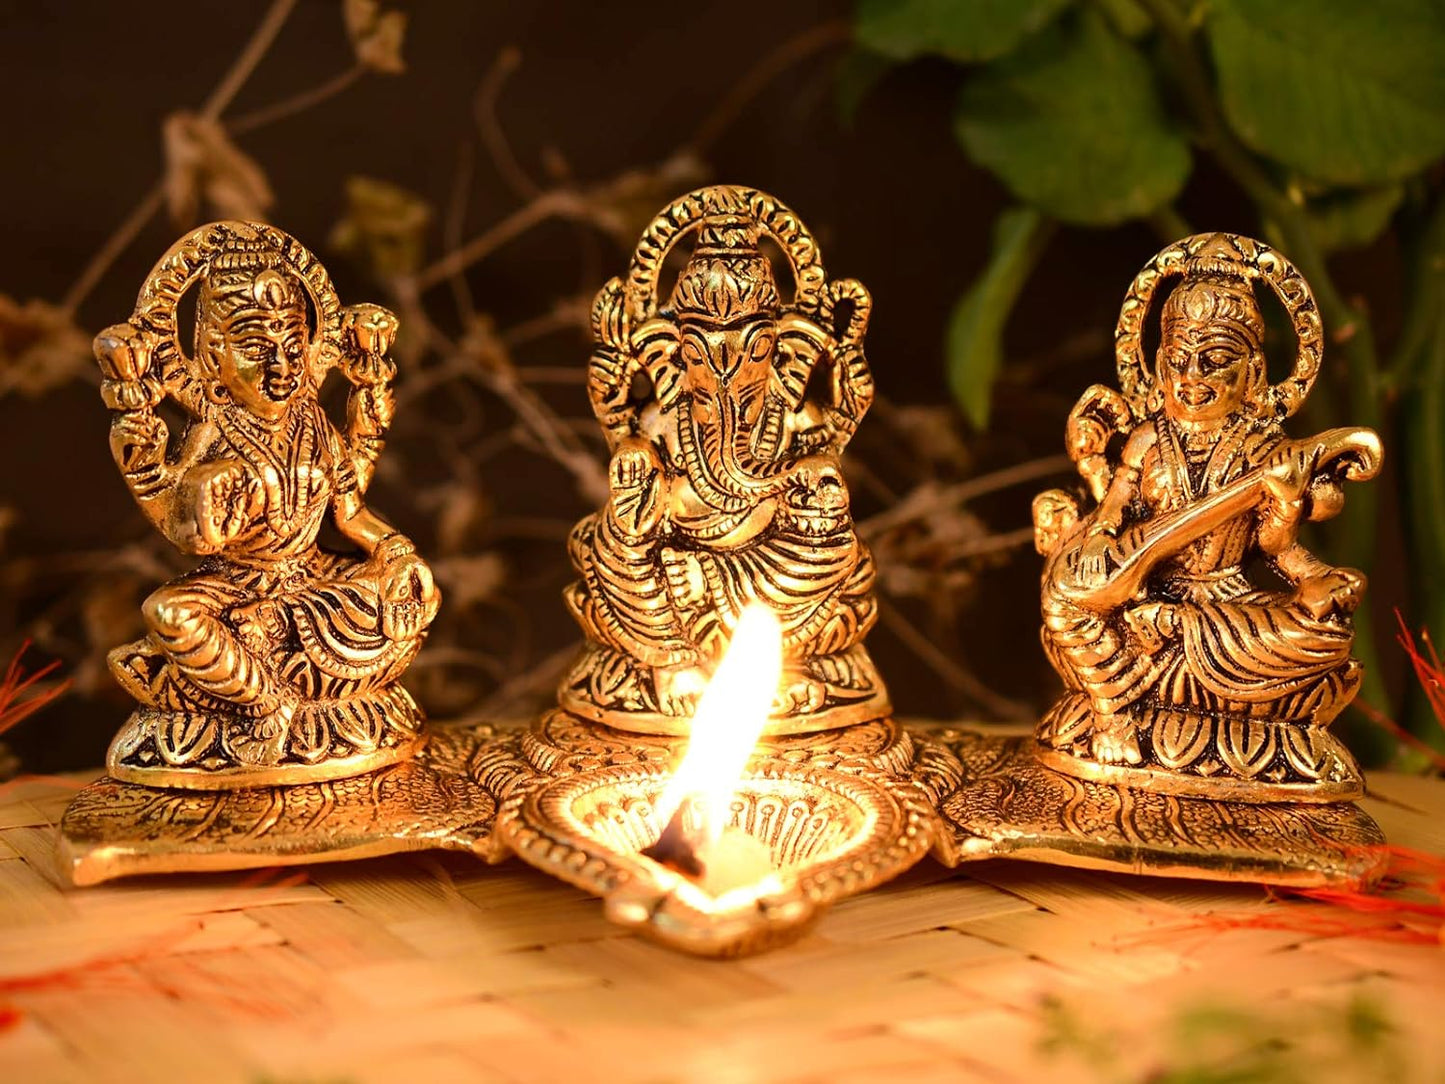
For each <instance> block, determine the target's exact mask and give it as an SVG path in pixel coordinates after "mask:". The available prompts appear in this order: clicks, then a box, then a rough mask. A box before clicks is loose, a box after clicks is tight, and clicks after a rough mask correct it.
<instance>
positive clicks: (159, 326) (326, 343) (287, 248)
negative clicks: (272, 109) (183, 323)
mask: <svg viewBox="0 0 1445 1084" xmlns="http://www.w3.org/2000/svg"><path fill="white" fill-rule="evenodd" d="M233 240H242V241H257V240H260V241H264V242H266V243H267V244H269V245H270V246H271V247H272V248H273V249H275V251H277V252H278V253H280V255H281V259H282V262H283V263H284V264H285V265H286V267H287V268H288V269H289V270H290V271H291V272H292V273H293V274H294V275H295V276H296V278H297V279H298V280H299V281H300V282H301V285H302V287H303V288H304V289H305V290H306V293H307V295H308V296H309V297H310V299H311V307H312V310H313V312H314V315H315V318H316V330H315V342H316V344H317V347H318V351H319V355H318V358H317V371H316V377H317V383H318V384H319V382H320V378H321V377H322V376H324V375H325V373H326V370H327V369H328V368H330V367H331V366H332V365H334V364H335V363H336V362H337V360H338V359H339V358H340V356H341V317H342V307H341V300H340V298H339V297H338V296H337V294H336V288H335V286H334V285H332V282H331V276H330V275H328V274H327V273H326V268H324V267H322V266H321V261H320V260H318V259H317V258H316V256H315V255H314V254H313V253H312V252H311V250H310V249H308V248H307V247H306V246H305V245H303V244H301V242H300V241H298V240H296V238H294V237H292V236H291V235H290V234H289V233H286V232H285V231H284V230H280V229H277V228H276V227H275V226H271V225H267V224H266V223H263V222H243V221H237V220H231V221H224V222H212V223H210V224H208V225H205V226H200V227H197V228H196V229H194V230H192V231H191V232H190V233H188V234H186V235H185V236H184V237H182V238H181V239H180V240H179V241H177V242H176V243H175V244H174V245H172V246H171V247H170V248H169V249H168V250H167V251H166V253H165V255H164V256H162V257H161V258H160V259H159V260H158V261H157V262H156V265H155V266H154V267H153V268H151V271H150V274H148V275H147V276H146V279H145V282H144V284H142V286H141V289H140V294H139V296H138V297H137V298H136V304H135V311H134V312H133V313H132V314H131V318H130V322H131V324H133V325H134V326H135V327H138V328H140V329H142V330H145V331H149V332H152V333H153V334H155V335H156V337H157V338H158V340H159V345H158V346H157V348H156V351H155V356H154V359H153V364H155V365H156V367H157V370H158V372H159V373H160V374H161V376H162V379H163V380H164V382H165V384H166V385H167V388H168V389H170V390H171V392H172V394H174V395H175V396H176V398H177V399H179V400H180V401H181V403H182V404H183V405H185V406H186V407H187V408H189V409H191V410H192V412H193V413H199V412H200V409H201V408H200V402H201V398H200V390H199V381H198V379H197V376H198V374H197V373H196V366H195V359H193V358H192V357H191V356H190V355H188V354H187V353H186V350H185V346H184V344H183V343H182V342H181V339H180V321H179V319H178V315H177V314H178V309H179V307H180V302H181V298H182V297H184V296H185V294H186V292H187V291H188V290H189V289H190V288H191V287H192V286H194V285H195V284H196V283H197V282H198V281H199V280H200V279H201V278H202V277H203V276H204V275H206V274H207V273H208V272H209V271H210V267H211V260H212V259H213V258H214V257H215V256H216V255H217V254H218V253H220V252H221V251H223V250H224V249H225V247H226V245H227V243H228V242H231V241H233Z"/></svg>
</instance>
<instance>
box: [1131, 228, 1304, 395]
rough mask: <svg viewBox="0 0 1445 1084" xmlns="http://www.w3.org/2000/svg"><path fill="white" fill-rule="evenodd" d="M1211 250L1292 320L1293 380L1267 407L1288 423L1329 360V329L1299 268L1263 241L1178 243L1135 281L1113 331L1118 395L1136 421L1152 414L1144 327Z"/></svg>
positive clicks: (1227, 238) (1219, 237)
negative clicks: (1167, 292)
mask: <svg viewBox="0 0 1445 1084" xmlns="http://www.w3.org/2000/svg"><path fill="white" fill-rule="evenodd" d="M1206 247H1209V248H1210V249H1212V250H1213V251H1211V252H1210V253H1209V260H1210V261H1211V262H1213V263H1223V264H1225V265H1226V266H1227V268H1228V270H1229V271H1230V272H1232V273H1234V274H1237V275H1238V276H1239V277H1240V278H1242V279H1243V280H1244V281H1245V282H1251V283H1252V282H1264V283H1266V284H1268V285H1269V287H1270V289H1272V290H1273V291H1274V293H1275V296H1276V297H1278V298H1279V300H1280V304H1281V305H1283V306H1284V310H1285V312H1286V313H1287V314H1288V315H1289V319H1290V325H1291V327H1293V329H1294V333H1295V337H1296V339H1297V341H1298V346H1297V348H1296V351H1295V360H1294V367H1293V369H1292V370H1291V371H1290V374H1289V376H1287V377H1285V379H1283V380H1281V381H1280V382H1279V383H1278V384H1273V385H1270V387H1269V391H1268V393H1267V396H1268V402H1267V403H1266V404H1265V405H1266V406H1267V407H1268V408H1269V409H1271V410H1272V411H1273V412H1274V413H1275V414H1276V415H1277V416H1278V417H1280V418H1288V417H1289V416H1290V415H1291V414H1293V413H1294V412H1295V411H1297V410H1298V409H1299V408H1300V406H1301V405H1302V404H1303V403H1304V401H1305V397H1306V396H1307V395H1308V394H1309V391H1310V388H1311V387H1312V386H1313V384H1314V382H1315V378H1316V377H1317V376H1319V372H1320V365H1321V363H1322V362H1323V360H1324V350H1325V343H1324V329H1323V326H1322V325H1321V323H1320V312H1319V306H1318V305H1317V304H1316V303H1315V298H1314V294H1313V293H1312V292H1311V291H1310V288H1309V284H1308V283H1307V282H1305V280H1304V276H1303V275H1301V274H1300V273H1299V271H1298V270H1297V269H1296V268H1295V266H1294V264H1292V263H1290V262H1289V260H1287V259H1285V258H1284V256H1282V255H1280V253H1278V252H1277V251H1275V250H1274V249H1272V248H1270V246H1269V245H1266V244H1264V243H1263V242H1262V241H1256V240H1254V239H1252V238H1249V237H1243V236H1241V235H1239V234H1236V233H1199V234H1195V235H1194V236H1193V237H1186V238H1185V239H1184V240H1182V241H1176V242H1174V244H1172V245H1170V246H1168V247H1167V248H1165V249H1164V250H1163V251H1161V252H1159V253H1158V254H1156V255H1155V256H1154V258H1153V259H1151V260H1150V261H1149V262H1148V263H1146V264H1145V265H1144V268H1143V270H1141V271H1140V272H1139V274H1138V275H1136V276H1135V277H1134V281H1133V282H1132V283H1130V285H1129V292H1128V293H1127V294H1126V295H1125V297H1124V304H1123V306H1122V307H1121V308H1120V309H1119V322H1118V324H1117V325H1116V326H1115V329H1114V357H1115V360H1116V362H1117V364H1118V372H1119V390H1120V391H1122V392H1123V393H1124V397H1125V399H1127V400H1128V401H1129V405H1130V407H1131V408H1132V409H1133V411H1134V413H1135V415H1136V416H1142V415H1143V414H1145V413H1147V411H1148V404H1149V401H1150V399H1151V398H1152V397H1153V395H1154V393H1155V391H1156V382H1155V378H1154V371H1153V367H1152V366H1151V365H1150V364H1149V362H1148V359H1147V358H1146V357H1145V356H1144V324H1145V321H1146V320H1147V319H1148V316H1149V312H1150V309H1151V307H1152V305H1153V301H1154V295H1155V293H1156V292H1157V291H1158V289H1159V287H1160V285H1161V284H1162V283H1163V282H1164V281H1165V280H1166V279H1169V278H1183V277H1186V276H1188V275H1189V274H1191V273H1192V272H1193V271H1194V270H1195V268H1194V266H1193V265H1194V263H1195V260H1196V257H1197V256H1198V255H1199V253H1200V252H1201V250H1203V249H1205V248H1206Z"/></svg>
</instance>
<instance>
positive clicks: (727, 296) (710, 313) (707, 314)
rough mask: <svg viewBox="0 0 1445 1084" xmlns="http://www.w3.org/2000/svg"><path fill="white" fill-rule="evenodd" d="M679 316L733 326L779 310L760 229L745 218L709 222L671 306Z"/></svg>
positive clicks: (711, 218)
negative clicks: (759, 237) (743, 320)
mask: <svg viewBox="0 0 1445 1084" xmlns="http://www.w3.org/2000/svg"><path fill="white" fill-rule="evenodd" d="M669 307H670V308H671V309H672V311H673V312H674V313H675V314H677V315H678V316H679V317H682V316H700V317H703V318H705V319H708V320H713V321H717V322H729V321H732V320H737V319H740V318H742V317H746V316H753V315H757V314H761V313H767V312H772V311H774V310H776V309H777V307H778V287H777V283H776V282H775V281H774V279H773V267H772V264H771V263H770V262H769V261H768V258H767V257H766V256H764V255H763V253H762V252H761V250H760V249H759V248H758V226H757V223H756V222H754V221H753V220H752V219H751V218H749V217H746V216H744V215H736V214H720V215H710V216H709V217H707V218H705V219H704V220H703V221H702V222H701V223H700V224H699V225H698V230H697V243H696V244H695V246H694V247H693V251H692V256H691V258H690V259H689V260H688V262H687V266H686V267H685V268H684V269H683V271H682V274H681V275H679V276H678V278H677V285H676V286H674V287H673V290H672V300H671V302H670V304H669Z"/></svg>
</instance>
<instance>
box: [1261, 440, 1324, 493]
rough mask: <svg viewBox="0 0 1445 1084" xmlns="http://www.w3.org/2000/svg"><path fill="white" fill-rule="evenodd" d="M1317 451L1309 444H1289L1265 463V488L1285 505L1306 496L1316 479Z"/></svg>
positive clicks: (1283, 445) (1292, 442) (1271, 454)
mask: <svg viewBox="0 0 1445 1084" xmlns="http://www.w3.org/2000/svg"><path fill="white" fill-rule="evenodd" d="M1315 451H1316V449H1315V448H1314V447H1312V446H1310V445H1308V444H1301V443H1295V442H1294V441H1286V442H1285V443H1284V444H1281V445H1280V446H1279V447H1278V448H1276V449H1275V450H1274V451H1273V452H1272V453H1270V457H1269V458H1268V459H1267V460H1265V462H1264V487H1265V489H1266V490H1267V491H1268V492H1269V495H1270V496H1271V497H1273V498H1274V499H1275V500H1277V501H1279V502H1280V503H1282V504H1290V503H1292V502H1294V501H1297V500H1299V499H1300V498H1301V497H1303V496H1304V492H1305V490H1306V489H1308V488H1309V485H1310V480H1311V479H1312V478H1313V477H1314V468H1315Z"/></svg>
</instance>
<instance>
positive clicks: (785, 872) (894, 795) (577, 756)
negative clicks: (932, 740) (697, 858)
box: [497, 711, 933, 956]
mask: <svg viewBox="0 0 1445 1084" xmlns="http://www.w3.org/2000/svg"><path fill="white" fill-rule="evenodd" d="M539 735H542V736H541V737H540V738H539ZM684 744H685V743H684V741H683V740H682V739H677V738H666V737H655V738H644V737H640V736H638V735H635V734H631V733H627V732H624V731H618V730H611V729H609V728H605V727H601V726H595V725H594V726H591V727H588V726H587V724H584V723H580V722H579V721H577V720H576V719H574V718H573V717H570V716H568V715H567V714H566V713H565V712H561V711H559V712H554V713H552V715H550V716H549V717H548V718H547V719H545V720H544V721H543V722H542V723H541V724H540V726H539V727H537V728H535V729H534V730H533V731H532V733H530V734H529V735H526V736H524V738H523V742H522V748H523V749H525V750H526V754H525V755H526V756H527V758H528V760H529V763H530V764H531V765H532V766H533V767H534V768H536V769H537V770H538V771H539V772H545V773H546V774H545V775H544V776H543V777H542V778H541V779H540V780H539V781H533V782H529V783H528V784H526V785H524V786H523V787H521V788H519V789H518V790H517V791H515V792H514V793H513V796H512V797H511V799H510V800H508V801H507V802H505V803H504V805H503V808H502V812H501V814H500V815H499V817H498V824H497V832H498V842H499V843H500V844H501V845H504V846H505V847H506V848H508V849H509V850H511V851H513V852H514V853H516V854H517V855H518V856H519V857H520V858H522V859H523V860H524V861H526V862H528V863H529V864H531V865H534V866H536V867H537V868H538V869H541V870H543V871H544V872H547V873H550V874H552V875H553V876H555V877H559V878H561V879H562V880H565V881H568V882H570V883H572V884H574V885H577V886H578V887H580V888H583V889H586V890H587V891H589V892H592V893H594V894H596V895H598V896H601V897H602V898H603V900H604V903H605V905H606V907H607V913H608V915H609V917H611V918H613V919H615V920H616V921H618V922H621V923H623V924H624V925H628V926H634V927H637V928H638V929H639V930H640V931H641V932H643V933H645V934H646V935H647V936H649V937H651V938H653V939H654V940H657V941H660V942H662V943H663V944H667V945H669V946H671V947H673V948H678V949H681V950H683V951H687V952H692V953H695V954H697V955H704V956H735V955H741V954H745V953H752V952H758V951H762V950H764V949H767V948H772V947H776V946H777V945H780V944H783V943H785V942H786V941H789V940H791V939H793V938H795V937H797V936H799V935H801V934H802V933H803V932H804V931H805V930H806V929H807V927H808V926H809V925H810V924H811V923H812V922H813V921H814V920H815V919H816V918H817V917H818V914H819V913H820V912H821V910H822V909H823V908H825V907H826V906H827V904H829V903H831V902H832V901H834V900H836V899H839V898H841V897H843V896H849V895H853V894H855V893H858V892H862V891H866V890H867V889H869V888H872V887H873V886H874V885H877V884H880V883H882V882H883V881H885V880H888V879H889V878H891V877H894V876H896V875H897V874H899V873H901V872H902V871H903V870H905V869H907V868H908V867H909V866H912V865H913V864H914V863H915V862H917V861H918V860H919V859H920V858H922V857H923V855H924V854H925V853H926V852H927V850H928V848H929V845H930V838H931V836H932V832H931V827H932V823H933V816H932V812H931V811H930V809H929V808H928V806H927V803H926V801H925V800H924V795H923V792H922V791H921V790H920V789H919V788H918V787H916V786H915V785H914V784H913V783H912V781H911V780H910V779H909V777H908V775H907V774H906V768H907V766H908V764H909V763H910V762H911V754H912V749H913V743H912V740H911V739H910V738H909V737H908V735H907V733H906V732H905V731H903V730H902V729H901V728H899V727H897V726H895V725H893V724H892V723H891V722H890V723H876V724H862V725H860V726H855V727H848V728H842V729H835V730H830V731H828V732H826V733H817V734H812V735H809V736H808V737H807V738H806V739H789V738H783V739H780V740H777V741H764V742H763V743H761V744H760V746H759V748H758V751H757V753H756V755H755V756H754V757H753V759H752V761H751V762H750V764H749V766H748V769H747V771H746V772H745V773H744V775H743V777H742V779H741V780H740V781H739V783H738V786H737V790H736V792H735V794H734V797H733V801H732V807H731V815H730V820H731V823H732V824H733V825H734V826H735V827H736V828H738V829H740V830H742V831H744V832H746V833H747V834H748V835H750V836H752V837H753V838H755V839H757V840H759V841H760V842H761V843H763V844H764V845H765V846H766V847H767V849H768V851H769V854H770V856H771V862H772V865H773V867H774V870H775V872H776V875H777V878H776V881H777V883H776V884H775V885H773V886H772V887H771V888H770V889H769V890H767V891H764V892H761V893H759V894H750V893H747V892H744V893H742V895H741V898H740V899H738V900H732V901H722V902H718V901H714V900H711V899H709V898H708V897H707V896H706V894H705V893H701V892H699V891H698V890H696V889H695V888H693V886H691V885H689V884H688V883H687V879H686V878H685V877H682V876H681V875H679V874H677V873H675V872H674V871H673V870H671V869H668V868H666V867H664V866H662V865H660V864H659V863H657V862H655V861H653V860H652V859H650V858H648V857H646V856H644V855H642V854H641V853H640V852H641V851H642V850H643V849H644V848H645V847H647V846H648V845H649V844H651V843H652V842H653V841H654V840H655V839H656V838H657V836H658V833H659V832H660V831H661V829H662V825H661V824H659V823H657V818H656V817H655V815H654V806H655V804H656V802H657V798H658V796H659V795H660V794H661V792H662V790H663V789H664V788H665V786H666V785H667V782H668V780H669V778H670V767H671V766H672V765H674V764H675V763H676V762H677V760H678V759H679V758H680V755H681V752H682V746H683V745H684ZM894 767H902V768H903V769H904V772H903V773H901V774H900V773H897V772H895V771H894V770H892V769H893V768H894Z"/></svg>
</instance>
